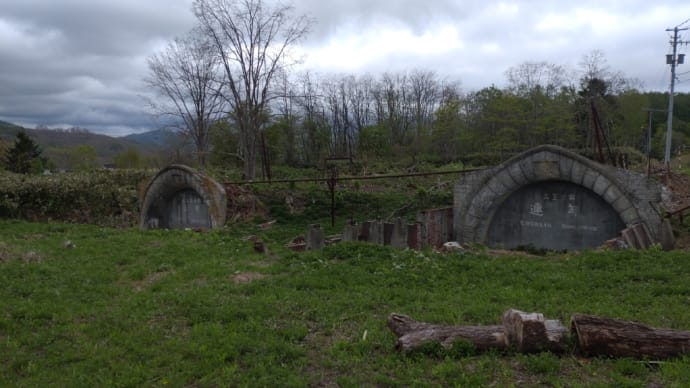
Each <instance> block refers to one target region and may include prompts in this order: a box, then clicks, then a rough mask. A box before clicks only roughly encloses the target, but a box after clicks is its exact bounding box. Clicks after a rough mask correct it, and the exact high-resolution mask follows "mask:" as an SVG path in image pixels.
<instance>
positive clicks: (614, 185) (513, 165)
mask: <svg viewBox="0 0 690 388" xmlns="http://www.w3.org/2000/svg"><path fill="white" fill-rule="evenodd" d="M660 203H661V185H660V184H659V183H658V182H656V181H654V180H652V179H649V178H647V177H645V176H644V175H641V174H638V173H635V172H631V171H628V170H624V169H619V168H615V167H611V166H604V165H601V164H598V163H596V162H593V161H592V160H589V159H587V158H585V157H583V156H580V155H578V154H575V153H573V152H570V151H568V150H566V149H563V148H561V147H557V146H551V145H544V146H539V147H536V148H533V149H531V150H528V151H526V152H524V153H522V154H520V155H517V156H515V157H513V158H511V159H510V160H508V161H506V162H504V163H502V164H500V165H498V166H496V167H493V168H490V169H487V170H482V171H477V172H473V173H470V174H467V175H465V176H464V177H463V178H462V179H461V180H460V181H459V182H458V183H457V185H456V187H455V193H454V205H453V223H454V225H453V226H454V228H453V229H454V234H455V238H456V240H457V241H459V242H461V243H479V244H484V245H488V246H490V247H494V248H506V249H513V248H518V247H521V246H533V247H536V248H544V249H552V250H582V249H588V248H596V247H599V246H601V245H602V244H603V243H604V242H605V241H607V240H609V239H612V238H614V237H617V236H619V235H620V234H621V232H622V231H623V230H624V229H626V228H628V227H635V228H637V227H638V226H640V225H641V228H643V229H644V230H645V231H646V232H645V233H646V234H648V235H649V238H650V240H651V242H661V243H662V244H663V243H664V241H663V239H664V237H665V236H668V235H669V232H668V230H665V228H668V224H667V223H666V222H665V221H664V219H663V218H662V217H661V216H660V212H659V209H658V207H659V204H660ZM671 244H672V242H671ZM665 245H668V244H665Z"/></svg>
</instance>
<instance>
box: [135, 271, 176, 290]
mask: <svg viewBox="0 0 690 388" xmlns="http://www.w3.org/2000/svg"><path fill="white" fill-rule="evenodd" d="M170 273H171V272H170V271H163V272H154V273H151V274H149V275H147V276H146V277H145V278H143V279H141V280H140V281H137V282H134V290H135V291H136V292H141V291H143V290H145V289H146V288H148V287H150V286H151V285H153V284H155V283H157V282H158V281H160V280H161V279H163V278H164V277H166V276H168V275H170Z"/></svg>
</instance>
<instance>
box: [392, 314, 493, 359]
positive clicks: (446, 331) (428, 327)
mask: <svg viewBox="0 0 690 388" xmlns="http://www.w3.org/2000/svg"><path fill="white" fill-rule="evenodd" d="M388 328H390V329H391V331H392V332H393V333H395V335H396V336H397V337H398V341H397V343H396V345H395V347H396V349H398V350H401V351H410V350H412V349H414V348H416V347H418V346H421V345H423V344H426V343H429V342H438V343H440V344H441V346H443V347H446V348H449V347H451V346H452V345H453V342H456V341H459V340H464V341H468V342H470V343H471V344H472V345H474V347H475V348H476V349H478V350H486V349H504V348H505V347H506V340H505V334H504V330H503V326H445V325H434V324H431V323H425V322H417V321H416V320H414V319H412V318H410V317H408V316H406V315H401V314H391V315H390V316H389V317H388Z"/></svg>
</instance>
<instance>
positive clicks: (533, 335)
mask: <svg viewBox="0 0 690 388" xmlns="http://www.w3.org/2000/svg"><path fill="white" fill-rule="evenodd" d="M501 321H502V323H503V328H504V330H505V334H506V343H507V344H508V346H510V347H512V348H513V349H515V350H516V351H518V352H521V353H536V352H541V351H545V350H548V351H551V352H554V353H561V352H563V351H565V347H566V338H567V336H568V329H567V328H566V327H565V326H563V324H562V323H561V321H559V320H555V319H544V315H543V314H541V313H525V312H522V311H519V310H514V309H510V310H508V311H506V312H505V313H503V316H502V317H501Z"/></svg>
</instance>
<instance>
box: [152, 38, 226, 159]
mask: <svg viewBox="0 0 690 388" xmlns="http://www.w3.org/2000/svg"><path fill="white" fill-rule="evenodd" d="M218 65H219V62H218V60H217V57H216V56H215V54H214V53H213V51H212V50H210V46H209V43H208V41H206V40H205V39H204V37H203V36H202V35H199V31H193V32H191V33H190V34H189V35H187V36H186V37H184V38H177V39H175V40H174V41H173V42H172V43H170V44H169V45H168V46H167V47H166V49H165V50H163V51H162V52H160V53H157V54H154V55H152V56H151V57H149V59H148V66H149V71H150V74H149V77H148V78H147V79H146V83H147V84H148V86H149V87H151V88H152V89H154V90H155V91H156V92H157V93H158V94H160V95H162V96H163V97H165V99H166V102H165V103H153V102H152V105H153V107H154V109H155V110H156V111H157V112H158V113H159V114H161V115H163V116H168V118H170V119H172V126H174V127H176V128H178V129H179V130H181V131H182V133H183V134H184V135H185V136H186V137H188V138H190V139H191V140H192V141H193V142H194V146H195V149H196V154H197V157H196V159H197V161H198V162H199V164H200V165H201V166H205V165H206V160H207V156H208V146H209V133H208V132H209V127H210V126H211V124H213V123H214V122H215V121H216V120H219V119H220V118H221V117H222V115H223V110H224V109H223V105H224V101H223V99H222V98H221V95H220V93H219V85H220V83H219V75H218Z"/></svg>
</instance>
